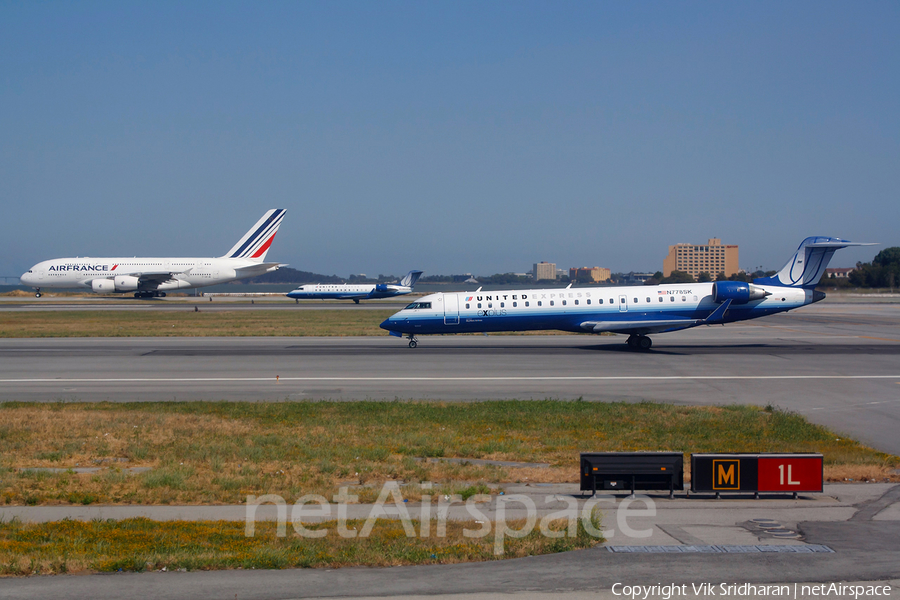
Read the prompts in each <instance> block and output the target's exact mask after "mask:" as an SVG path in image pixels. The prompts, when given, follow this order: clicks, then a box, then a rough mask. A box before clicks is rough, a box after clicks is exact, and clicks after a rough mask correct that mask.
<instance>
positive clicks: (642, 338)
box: [625, 335, 653, 350]
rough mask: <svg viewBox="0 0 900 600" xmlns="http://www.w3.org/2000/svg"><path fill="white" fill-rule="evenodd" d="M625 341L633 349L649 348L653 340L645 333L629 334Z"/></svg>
mask: <svg viewBox="0 0 900 600" xmlns="http://www.w3.org/2000/svg"><path fill="white" fill-rule="evenodd" d="M625 343H626V344H628V347H629V348H631V349H633V350H649V349H650V346H652V345H653V340H651V339H650V338H648V337H647V336H646V335H629V336H628V340H626V342H625Z"/></svg>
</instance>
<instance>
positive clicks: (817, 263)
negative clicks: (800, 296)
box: [753, 236, 873, 290]
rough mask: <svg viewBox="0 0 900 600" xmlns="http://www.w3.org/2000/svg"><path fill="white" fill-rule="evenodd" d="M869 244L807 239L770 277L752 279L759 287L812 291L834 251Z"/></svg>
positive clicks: (829, 239) (824, 238) (837, 239)
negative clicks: (794, 288) (768, 286)
mask: <svg viewBox="0 0 900 600" xmlns="http://www.w3.org/2000/svg"><path fill="white" fill-rule="evenodd" d="M872 245H873V244H869V243H860V242H848V241H847V240H842V239H840V238H833V237H818V236H816V237H808V238H806V239H805V240H803V242H802V243H801V244H800V247H799V248H797V252H795V253H794V256H793V258H791V260H789V261H788V262H787V264H786V265H784V267H783V268H782V269H781V270H780V271H778V272H777V273H776V274H775V275H773V276H772V277H763V278H760V279H754V280H753V283H756V284H759V285H780V286H786V287H799V288H804V289H810V290H811V289H813V288H815V287H816V285H818V283H819V280H820V279H821V278H822V275H823V274H824V273H825V268H826V267H827V266H828V263H829V261H830V260H831V257H832V256H833V255H834V252H835V250H840V249H841V248H846V247H847V246H872Z"/></svg>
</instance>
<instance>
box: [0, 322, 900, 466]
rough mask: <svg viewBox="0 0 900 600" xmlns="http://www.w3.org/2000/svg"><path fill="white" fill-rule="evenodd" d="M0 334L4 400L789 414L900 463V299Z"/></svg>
mask: <svg viewBox="0 0 900 600" xmlns="http://www.w3.org/2000/svg"><path fill="white" fill-rule="evenodd" d="M653 339H654V346H653V349H652V350H651V351H649V352H635V351H630V350H628V349H627V347H626V346H625V344H624V343H623V342H624V336H591V335H553V336H534V335H526V336H508V335H506V336H500V335H498V336H490V337H485V336H478V335H475V336H472V335H469V336H430V337H424V336H423V337H422V338H420V342H419V347H418V348H416V349H410V348H408V347H407V345H406V341H405V340H403V339H399V338H395V337H390V336H387V335H385V336H383V337H370V338H338V337H334V338H291V337H275V338H58V339H50V338H44V339H3V340H0V400H23V401H55V400H86V401H94V400H108V401H114V402H123V401H149V400H154V401H160V400H162V401H165V400H237V401H272V400H309V399H314V400H315V399H333V400H358V399H373V400H393V399H397V398H400V399H441V400H449V401H469V400H492V399H508V398H518V399H545V398H555V399H563V400H570V399H576V398H582V399H584V400H588V401H629V402H638V401H642V400H653V401H661V402H671V403H677V404H730V403H746V404H756V405H761V406H765V405H773V406H779V407H782V408H784V409H788V410H793V411H796V412H798V413H801V414H803V415H805V416H807V417H809V418H810V419H811V420H812V421H814V422H817V423H821V424H823V425H826V426H828V427H830V428H832V429H834V430H835V431H837V432H839V433H841V434H845V435H848V436H851V437H854V438H856V439H859V440H861V441H863V442H866V443H868V444H870V445H872V446H874V447H876V448H878V449H880V450H884V451H887V452H891V453H893V454H898V455H900V436H897V435H896V432H897V431H900V387H898V386H900V305H896V304H892V305H874V304H873V305H862V304H852V305H851V304H847V305H841V304H837V305H828V304H819V305H813V306H810V307H806V308H805V309H802V310H798V311H795V312H794V313H788V314H781V315H774V316H772V317H767V318H764V319H758V320H755V321H750V322H747V323H742V324H733V325H728V326H724V327H722V326H713V327H702V328H696V329H692V330H687V331H683V332H675V333H670V334H662V335H656V336H653Z"/></svg>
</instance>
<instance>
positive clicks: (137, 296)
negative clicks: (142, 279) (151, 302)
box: [134, 292, 166, 298]
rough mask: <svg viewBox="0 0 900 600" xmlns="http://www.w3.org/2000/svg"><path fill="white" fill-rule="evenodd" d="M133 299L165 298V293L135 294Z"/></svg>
mask: <svg viewBox="0 0 900 600" xmlns="http://www.w3.org/2000/svg"><path fill="white" fill-rule="evenodd" d="M134 297H135V298H165V297H166V293H165V292H135V293H134Z"/></svg>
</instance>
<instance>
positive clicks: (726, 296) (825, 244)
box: [381, 237, 871, 350]
mask: <svg viewBox="0 0 900 600" xmlns="http://www.w3.org/2000/svg"><path fill="white" fill-rule="evenodd" d="M868 245H871V244H862V243H855V242H848V241H846V240H842V239H839V238H830V237H809V238H806V239H805V240H803V243H801V244H800V248H798V249H797V252H796V253H795V254H794V256H793V258H792V259H791V260H789V261H788V263H787V264H786V265H785V266H784V268H783V269H781V271H779V272H778V273H776V274H775V275H774V276H772V277H765V278H762V279H756V280H754V281H753V283H752V284H748V283H742V282H737V281H716V282H714V283H692V284H684V285H659V286H643V287H638V286H632V287H610V288H587V289H572V286H571V285H569V287H566V288H558V289H540V290H511V291H506V292H504V291H499V292H482V291H481V288H478V290H476V291H475V292H459V293H437V294H429V295H428V296H423V297H422V298H421V299H420V300H418V301H416V302H413V303H412V304H410V305H409V306H407V307H406V308H404V309H403V310H401V311H400V312H398V313H396V314H394V315H392V316H391V317H390V318H388V319H387V320H385V321H384V322H383V323H382V324H381V327H382V329H387V330H388V331H389V332H390V333H391V335H395V336H398V337H400V336H402V335H404V334H405V335H406V336H407V338H408V339H409V347H410V348H415V347H416V343H417V339H416V335H418V334H436V333H441V334H444V333H481V332H485V333H486V332H490V331H530V330H538V329H558V330H562V331H571V332H574V333H585V332H586V333H602V332H604V331H612V332H615V333H623V334H628V346H629V347H631V348H639V349H642V350H648V349H649V348H650V346H651V345H652V341H651V340H650V338H649V337H647V334H651V333H665V332H668V331H678V330H679V329H688V328H690V327H697V326H698V325H712V324H724V323H733V322H735V321H744V320H746V319H755V318H757V317H763V316H766V315H771V314H774V313H779V312H784V311H787V310H791V309H794V308H798V307H800V306H805V305H807V304H812V303H813V302H818V301H819V300H822V299H823V298H825V294H824V293H822V292H819V291H816V290H815V287H816V284H818V283H819V279H820V278H821V277H822V274H823V273H824V272H825V267H827V266H828V262H829V261H830V260H831V257H832V255H833V254H834V252H835V251H836V250H838V249H840V248H846V247H847V246H868Z"/></svg>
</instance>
